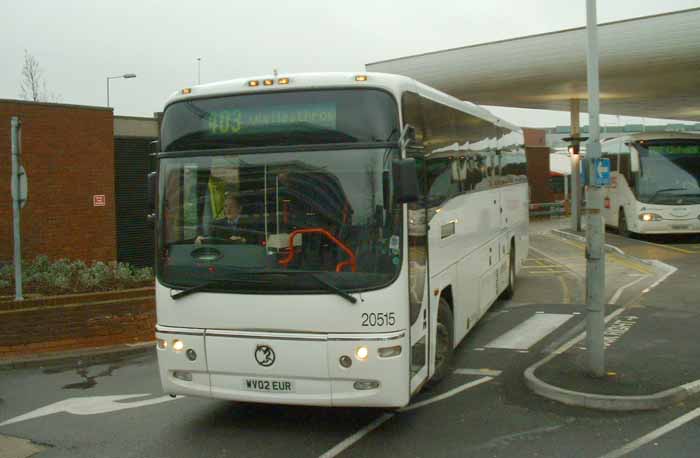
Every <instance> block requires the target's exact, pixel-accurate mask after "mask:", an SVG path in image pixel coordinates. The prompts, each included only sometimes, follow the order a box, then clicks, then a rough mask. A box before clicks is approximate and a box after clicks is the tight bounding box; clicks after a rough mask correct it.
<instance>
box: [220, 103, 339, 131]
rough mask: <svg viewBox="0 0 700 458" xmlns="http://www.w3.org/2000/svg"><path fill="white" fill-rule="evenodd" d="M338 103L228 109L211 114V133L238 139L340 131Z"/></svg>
mask: <svg viewBox="0 0 700 458" xmlns="http://www.w3.org/2000/svg"><path fill="white" fill-rule="evenodd" d="M336 116H337V112H336V104H335V103H333V102H326V103H315V104H296V105H277V106H257V107H241V108H227V109H224V110H218V111H213V112H211V113H209V114H208V123H207V126H208V131H207V132H208V134H209V135H214V136H234V135H239V134H240V135H243V134H249V133H253V132H254V133H261V132H265V131H278V130H280V128H282V129H284V130H293V129H294V128H295V127H305V128H308V127H312V128H319V129H324V130H335V129H336Z"/></svg>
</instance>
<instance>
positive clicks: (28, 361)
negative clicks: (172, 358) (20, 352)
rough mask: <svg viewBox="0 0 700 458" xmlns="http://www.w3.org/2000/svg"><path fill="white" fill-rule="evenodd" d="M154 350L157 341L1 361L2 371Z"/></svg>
mask: <svg viewBox="0 0 700 458" xmlns="http://www.w3.org/2000/svg"><path fill="white" fill-rule="evenodd" d="M153 348H155V341H149V342H140V343H135V344H122V345H114V346H111V347H100V348H87V349H81V350H69V351H63V352H57V353H51V354H46V355H37V356H28V357H17V358H8V359H0V371H3V370H11V369H26V368H32V367H41V366H46V365H49V364H51V365H55V364H61V363H66V362H70V361H76V360H81V361H82V362H84V363H85V362H91V361H99V360H100V359H102V358H105V357H110V358H114V357H119V356H131V355H135V354H139V353H147V352H149V351H150V350H151V349H153Z"/></svg>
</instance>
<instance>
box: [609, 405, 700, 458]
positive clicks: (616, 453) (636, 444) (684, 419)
mask: <svg viewBox="0 0 700 458" xmlns="http://www.w3.org/2000/svg"><path fill="white" fill-rule="evenodd" d="M697 417H700V407H698V408H697V409H695V410H691V411H690V412H688V413H687V414H685V415H682V416H680V417H678V418H676V419H675V420H673V421H671V422H670V423H666V424H665V425H664V426H662V427H660V428H658V429H655V430H654V431H652V432H650V433H649V434H646V435H644V436H642V437H640V438H639V439H637V440H634V441H632V442H630V443H628V444H627V445H625V446H623V447H620V448H618V449H617V450H613V451H612V452H610V453H606V454H605V455H603V456H601V457H600V458H619V457H621V456H623V455H627V454H628V453H629V452H631V451H634V450H636V449H638V448H640V447H642V446H644V445H646V444H648V443H649V442H651V441H653V440H655V439H658V438H659V437H661V436H663V435H664V434H666V433H668V432H671V431H673V430H674V429H676V428H678V427H680V426H683V425H684V424H686V423H688V422H689V421H691V420H694V419H695V418H697Z"/></svg>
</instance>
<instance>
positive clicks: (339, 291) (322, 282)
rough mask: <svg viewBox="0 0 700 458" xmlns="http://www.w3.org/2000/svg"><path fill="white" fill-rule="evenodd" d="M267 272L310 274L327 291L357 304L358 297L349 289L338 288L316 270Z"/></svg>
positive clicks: (274, 272)
mask: <svg viewBox="0 0 700 458" xmlns="http://www.w3.org/2000/svg"><path fill="white" fill-rule="evenodd" d="M267 273H270V274H273V275H308V276H309V277H311V278H313V279H314V280H316V283H318V284H319V285H321V286H323V288H324V289H325V290H326V291H329V292H331V293H335V294H337V295H338V296H340V297H342V298H343V299H345V300H346V301H348V302H350V303H351V304H355V303H356V302H357V299H356V298H354V297H353V296H351V295H350V293H348V292H347V291H345V290H343V289H340V288H338V287H337V286H335V285H334V284H332V283H329V282H328V281H327V280H324V279H323V278H321V276H320V275H319V274H317V273H316V272H308V271H303V270H302V271H299V270H288V271H279V270H275V271H269V272H267Z"/></svg>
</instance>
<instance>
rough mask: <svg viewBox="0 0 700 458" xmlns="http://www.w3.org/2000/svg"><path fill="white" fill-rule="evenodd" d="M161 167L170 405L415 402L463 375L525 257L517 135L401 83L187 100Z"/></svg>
mask: <svg viewBox="0 0 700 458" xmlns="http://www.w3.org/2000/svg"><path fill="white" fill-rule="evenodd" d="M157 158H158V164H159V166H158V172H157V176H156V174H155V173H154V174H152V175H151V176H150V177H149V180H150V181H149V189H150V190H151V194H152V195H153V196H154V197H153V201H154V202H155V201H156V200H157V202H158V204H157V205H155V204H154V208H155V207H157V210H156V213H157V218H156V221H157V223H156V234H157V236H156V238H157V254H156V257H157V259H156V266H157V267H156V271H157V294H156V299H157V321H158V324H157V328H156V336H157V339H158V340H157V342H158V345H157V347H158V351H157V353H158V363H159V367H160V376H161V380H162V385H163V389H164V391H165V392H166V393H170V394H173V395H175V394H183V395H193V396H203V397H211V398H218V399H230V400H237V401H249V402H264V403H280V404H306V405H320V406H377V407H380V406H381V407H400V406H404V405H406V404H408V403H409V401H410V399H411V396H412V395H413V394H415V393H416V392H417V391H418V390H419V389H420V388H421V387H422V386H423V385H424V384H425V383H426V382H427V381H428V380H430V379H433V380H439V379H440V378H442V377H444V376H445V375H446V374H447V373H448V371H449V368H450V360H451V355H452V352H453V349H454V348H455V346H456V345H457V344H458V343H459V342H460V341H461V340H462V339H463V338H464V336H465V335H466V334H467V333H468V332H469V331H470V330H471V329H472V328H473V327H474V325H475V324H476V323H477V321H478V320H479V318H480V317H482V316H483V315H484V313H486V311H487V310H488V308H489V307H490V306H491V305H492V304H493V303H494V301H496V299H497V297H498V296H499V295H501V296H508V295H511V294H512V292H513V285H514V282H515V276H516V274H517V273H518V270H519V266H520V264H521V262H522V260H523V259H524V258H525V256H526V255H527V251H528V233H527V230H528V185H527V179H526V168H527V164H526V160H525V153H524V149H523V136H522V132H521V130H520V129H519V128H517V127H515V126H513V125H511V124H509V123H507V122H505V121H503V120H501V119H498V118H497V117H495V116H493V115H492V114H490V113H489V112H487V111H486V110H484V109H482V108H479V107H477V106H475V105H473V104H470V103H466V102H462V101H459V100H457V99H455V98H453V97H450V96H448V95H446V94H443V93H441V92H438V91H436V90H434V89H431V88H429V87H427V86H424V85H422V84H420V83H418V82H416V81H414V80H412V79H409V78H406V77H401V76H396V75H387V74H377V73H367V74H361V75H356V74H349V73H324V74H322V73H319V74H296V75H288V76H284V77H279V76H275V77H272V76H267V77H259V78H249V79H238V80H232V81H226V82H221V83H215V84H207V85H202V86H197V87H192V88H186V89H183V90H182V91H179V92H178V93H176V94H174V95H173V96H172V97H171V98H170V99H169V100H168V102H167V104H166V106H165V109H164V114H163V118H162V127H161V137H160V141H159V152H158V154H157ZM156 184H157V186H156ZM156 188H157V190H156ZM155 194H157V199H156V197H155Z"/></svg>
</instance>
